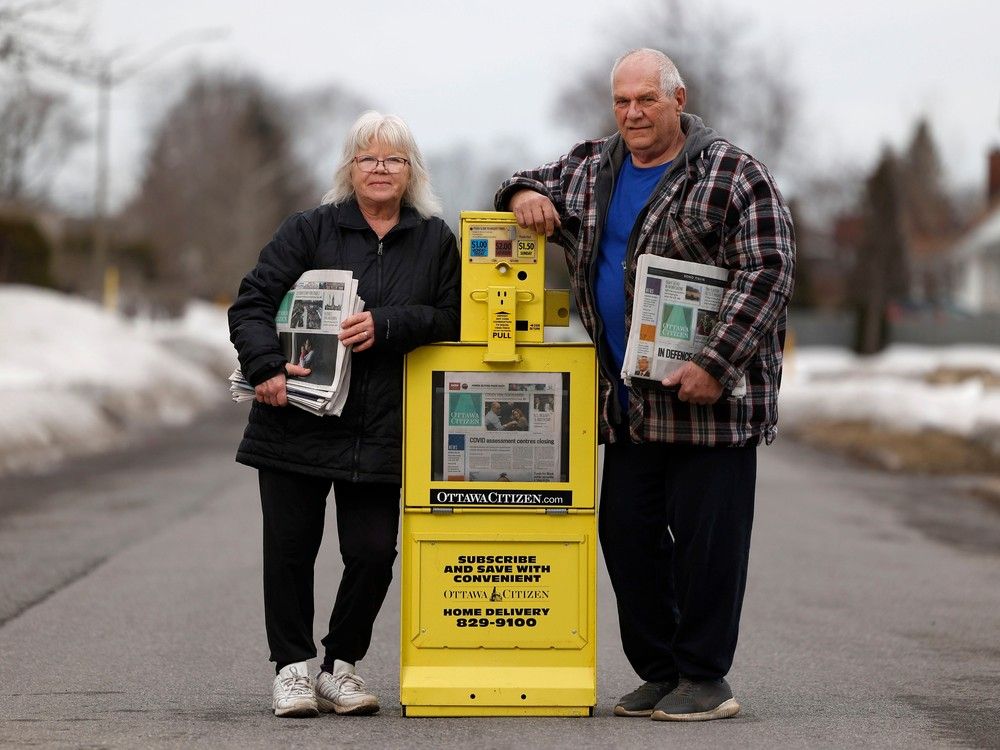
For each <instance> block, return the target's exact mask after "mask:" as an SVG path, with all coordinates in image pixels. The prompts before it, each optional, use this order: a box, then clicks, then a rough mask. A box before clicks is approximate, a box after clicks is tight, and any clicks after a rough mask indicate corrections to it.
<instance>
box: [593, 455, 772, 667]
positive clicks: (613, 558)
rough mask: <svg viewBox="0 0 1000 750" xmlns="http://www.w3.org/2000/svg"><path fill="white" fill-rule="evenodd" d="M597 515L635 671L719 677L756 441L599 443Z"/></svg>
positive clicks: (744, 536)
mask: <svg viewBox="0 0 1000 750" xmlns="http://www.w3.org/2000/svg"><path fill="white" fill-rule="evenodd" d="M604 451H605V452H604V477H603V480H602V483H601V504H600V511H599V514H598V519H599V521H598V523H599V530H600V538H601V548H602V549H603V551H604V560H605V562H606V563H607V566H608V573H609V574H610V576H611V583H612V586H613V587H614V590H615V596H616V597H617V600H618V619H619V623H620V627H621V637H622V646H623V647H624V650H625V656H626V657H627V658H628V660H629V663H630V664H631V665H632V668H633V669H635V671H636V673H637V674H638V675H639V677H640V678H642V679H643V680H647V681H649V680H652V681H663V680H667V679H670V678H672V677H676V676H677V675H678V674H680V675H683V676H685V677H690V678H692V679H708V678H715V677H723V676H724V675H725V674H726V673H727V672H728V671H729V668H730V667H731V666H732V663H733V654H734V652H735V651H736V638H737V634H738V631H739V622H740V610H741V608H742V606H743V592H744V590H745V588H746V575H747V561H748V558H749V555H750V529H751V526H752V524H753V504H754V489H755V485H756V478H757V449H756V447H748V448H702V447H698V446H687V445H668V444H664V443H641V444H635V443H632V442H629V441H628V439H627V437H626V439H625V440H620V441H619V442H617V443H614V444H612V445H606V446H605V449H604Z"/></svg>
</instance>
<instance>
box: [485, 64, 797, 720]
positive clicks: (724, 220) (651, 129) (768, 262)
mask: <svg viewBox="0 0 1000 750" xmlns="http://www.w3.org/2000/svg"><path fill="white" fill-rule="evenodd" d="M611 88H612V102H613V107H614V114H615V118H616V120H617V123H618V133H617V134H616V135H613V136H611V137H609V138H604V139H601V140H596V141H586V142H583V143H580V144H578V145H577V146H575V147H574V148H573V150H572V151H571V152H570V153H569V154H567V155H565V156H563V157H561V158H559V159H557V160H556V161H553V162H551V163H549V164H546V165H544V166H541V167H538V168H537V169H532V170H528V171H524V172H519V173H517V174H515V175H514V176H513V177H512V178H511V179H510V180H508V181H506V182H505V183H504V184H503V185H501V186H500V189H499V190H498V191H497V195H496V207H497V208H498V209H501V210H502V209H509V210H511V211H513V212H514V214H515V215H516V216H517V220H518V223H519V224H521V226H524V227H531V228H533V229H535V230H536V231H540V232H544V233H545V234H546V236H553V237H554V239H555V240H556V241H557V242H558V243H559V244H560V245H562V246H563V247H564V248H565V251H566V257H567V260H568V263H569V267H570V273H571V278H572V282H573V290H574V294H575V297H576V301H577V306H578V308H579V311H580V316H581V318H582V319H583V322H584V324H585V325H586V327H587V330H588V331H589V333H590V336H591V338H592V339H593V341H594V343H595V344H596V346H597V349H598V358H599V362H600V380H599V389H600V393H599V409H600V413H599V425H600V436H601V441H602V442H603V443H605V453H604V477H603V483H602V487H601V503H600V523H599V528H600V538H601V546H602V548H603V551H604V557H605V560H606V562H607V566H608V571H609V573H610V576H611V582H612V585H613V586H614V590H615V595H616V597H617V600H618V614H619V620H620V624H621V636H622V644H623V647H624V650H625V654H626V656H627V657H628V660H629V662H630V663H631V665H632V667H633V668H634V669H635V671H636V672H637V673H638V675H639V677H640V678H641V679H642V680H644V681H645V682H644V683H643V684H642V685H641V686H640V687H639V688H638V689H636V690H635V691H633V692H631V693H628V694H627V695H625V696H623V697H622V699H621V700H620V701H619V702H618V704H617V705H616V706H615V713H616V714H617V715H619V716H651V717H652V718H653V719H657V720H679V721H683V720H703V719H720V718H725V717H728V716H734V715H735V714H737V713H738V712H739V710H740V706H739V703H738V702H737V701H736V699H735V698H734V697H733V693H732V690H731V689H730V687H729V684H728V683H727V682H726V680H725V676H726V674H727V673H728V672H729V669H730V667H731V665H732V660H733V654H734V652H735V649H736V639H737V633H738V630H739V619H740V610H741V607H742V602H743V593H744V589H745V585H746V574H747V560H748V557H749V551H750V528H751V524H752V519H753V504H754V491H755V485H756V465H757V464H756V446H757V445H759V444H760V443H761V442H764V443H770V442H771V441H772V440H774V437H775V434H776V428H775V425H776V422H777V395H778V393H777V391H778V383H779V381H780V377H781V352H782V345H783V342H784V333H785V308H786V305H787V302H788V297H789V295H790V293H791V291H792V271H793V266H794V254H795V250H794V239H793V233H792V225H791V220H790V217H789V213H788V210H787V209H786V207H785V205H784V203H783V200H782V197H781V195H780V193H779V192H778V188H777V187H776V186H775V184H774V181H773V179H772V178H771V175H770V174H769V173H768V171H767V169H766V168H765V167H764V166H763V165H762V164H761V163H760V162H759V161H757V160H756V159H754V158H753V157H752V156H750V155H749V154H747V153H746V152H745V151H742V150H741V149H739V148H737V147H736V146H734V145H732V144H731V143H729V142H727V141H726V140H724V139H723V138H722V137H721V136H719V135H718V134H716V133H715V132H714V131H712V130H711V129H709V128H708V127H706V126H705V124H704V123H703V122H702V121H701V119H700V118H698V117H696V116H693V115H690V114H688V113H686V112H684V106H685V104H686V103H687V93H686V90H685V88H684V82H683V81H682V80H681V77H680V74H679V73H678V71H677V68H676V67H675V66H674V64H673V63H672V62H671V61H670V59H669V58H667V57H666V55H664V54H663V53H662V52H658V51H656V50H651V49H640V50H633V51H631V52H628V53H626V54H625V55H623V56H622V57H621V58H619V59H618V60H617V61H616V62H615V65H614V67H613V68H612V73H611ZM640 253H654V254H656V255H662V256H667V257H671V258H678V259H682V260H687V261H694V262H697V263H708V264H714V265H717V266H721V267H723V268H726V269H727V270H728V271H729V281H728V286H727V288H726V290H725V295H724V298H723V302H722V307H721V309H720V311H719V320H718V322H717V323H716V325H715V326H714V328H713V329H712V332H711V335H710V336H709V338H708V342H707V343H706V345H705V347H704V348H703V349H702V350H701V351H700V352H698V353H697V354H695V356H694V357H692V359H691V360H690V361H689V362H686V363H685V364H683V365H682V366H681V367H680V368H679V369H678V370H676V371H675V372H674V373H673V374H672V375H671V376H669V377H668V378H666V379H665V380H663V382H662V384H661V383H659V382H657V381H655V380H654V381H642V380H633V381H632V385H631V387H626V385H625V384H624V383H623V382H622V379H621V377H620V376H619V373H620V372H621V368H622V362H623V359H624V352H625V337H626V332H627V330H628V327H629V325H630V316H631V309H632V289H633V286H634V284H635V269H636V258H637V256H638V255H639V254H640ZM744 376H745V378H746V384H747V390H746V395H744V396H742V397H735V396H733V389H734V388H735V387H736V386H737V384H739V383H740V382H741V380H742V379H743V378H744Z"/></svg>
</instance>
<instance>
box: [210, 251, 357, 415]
mask: <svg viewBox="0 0 1000 750" xmlns="http://www.w3.org/2000/svg"><path fill="white" fill-rule="evenodd" d="M357 288H358V282H357V280H356V279H354V278H353V275H352V274H351V272H350V271H337V270H332V269H322V270H315V271H306V272H305V273H304V274H302V276H300V277H299V279H298V281H296V282H295V284H294V285H293V286H292V288H291V289H289V290H288V292H287V293H286V294H285V297H284V299H282V301H281V304H280V305H279V307H278V312H277V314H276V315H275V321H274V323H275V328H276V330H277V333H278V341H279V343H280V344H281V348H282V351H283V352H284V355H285V357H286V358H287V359H288V361H289V362H290V363H292V364H295V365H299V366H300V367H308V368H309V369H310V370H311V372H310V373H309V375H306V376H304V377H289V378H288V381H287V383H286V391H287V395H288V400H289V402H290V403H291V404H292V405H294V406H298V407H299V408H302V409H305V410H306V411H309V412H312V413H314V414H333V415H335V416H339V415H340V414H341V412H342V411H343V407H344V402H345V401H346V398H347V389H348V387H349V386H350V364H351V360H350V350H349V349H348V348H347V347H346V346H344V344H343V343H341V341H340V340H339V338H338V335H339V334H340V323H341V321H342V320H343V319H344V318H346V317H347V316H349V315H351V314H353V313H356V312H360V311H361V310H362V309H364V302H363V301H362V300H361V299H360V298H359V297H358V296H357ZM229 380H230V382H231V386H230V390H231V391H232V393H233V400H234V401H246V400H249V399H252V398H253V397H254V390H253V388H252V387H251V386H250V384H249V383H247V382H246V379H245V378H244V377H243V374H242V373H241V372H240V371H239V370H236V371H235V372H233V374H232V375H231V376H230V378H229Z"/></svg>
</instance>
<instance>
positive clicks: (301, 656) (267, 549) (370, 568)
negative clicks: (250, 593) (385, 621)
mask: <svg viewBox="0 0 1000 750" xmlns="http://www.w3.org/2000/svg"><path fill="white" fill-rule="evenodd" d="M259 478H260V504H261V508H262V509H263V512H264V622H265V625H266V627H267V643H268V646H269V647H270V649H271V661H273V662H276V665H277V667H278V669H280V668H281V667H283V666H285V665H286V664H292V663H294V662H299V661H305V660H306V659H310V658H312V657H314V656H316V645H315V643H314V642H313V630H312V628H313V568H314V566H315V563H316V555H317V553H318V552H319V545H320V542H321V541H322V539H323V519H324V515H325V513H326V497H327V495H328V494H330V487H331V485H332V486H333V491H334V500H335V501H336V504H337V533H338V536H339V537H340V554H341V557H342V558H343V560H344V574H343V577H342V578H341V580H340V587H339V588H338V589H337V599H336V602H335V603H334V605H333V612H332V613H331V615H330V630H329V632H328V633H327V635H326V637H325V638H324V639H323V646H324V648H325V649H326V652H325V656H324V660H323V664H324V666H332V665H333V660H334V659H341V660H343V661H347V662H351V663H352V664H353V663H355V662H357V661H359V660H360V659H361V658H362V657H364V655H365V654H366V653H367V652H368V646H369V645H370V644H371V639H372V627H373V626H374V624H375V617H376V615H378V612H379V609H381V607H382V602H383V601H384V600H385V594H386V591H388V589H389V583H390V582H391V581H392V563H393V561H394V560H395V559H396V535H397V533H398V532H399V485H396V484H369V483H351V482H342V481H333V480H330V479H323V478H322V477H312V476H307V475H305V474H294V473H288V472H280V471H271V470H267V469H261V470H260V471H259ZM328 587H329V585H328V584H327V582H325V581H324V582H323V585H322V588H323V590H326V589H327V588H328Z"/></svg>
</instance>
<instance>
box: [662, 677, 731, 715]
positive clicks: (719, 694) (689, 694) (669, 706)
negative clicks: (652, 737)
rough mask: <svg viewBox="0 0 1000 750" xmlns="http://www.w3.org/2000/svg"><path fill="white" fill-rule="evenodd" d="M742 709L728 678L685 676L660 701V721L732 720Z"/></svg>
mask: <svg viewBox="0 0 1000 750" xmlns="http://www.w3.org/2000/svg"><path fill="white" fill-rule="evenodd" d="M739 712H740V704H739V703H737V702H736V699H735V698H734V697H733V691H732V689H731V688H730V687H729V683H728V682H726V681H725V679H722V678H720V679H718V680H689V679H688V678H686V677H681V679H680V682H678V684H677V688H676V689H674V690H672V691H671V692H670V693H668V694H667V695H666V696H665V697H664V698H663V700H661V701H660V702H659V703H657V704H656V708H654V709H653V715H652V718H653V719H655V720H656V721H708V720H709V719H728V718H729V717H730V716H736V714H738V713H739Z"/></svg>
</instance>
